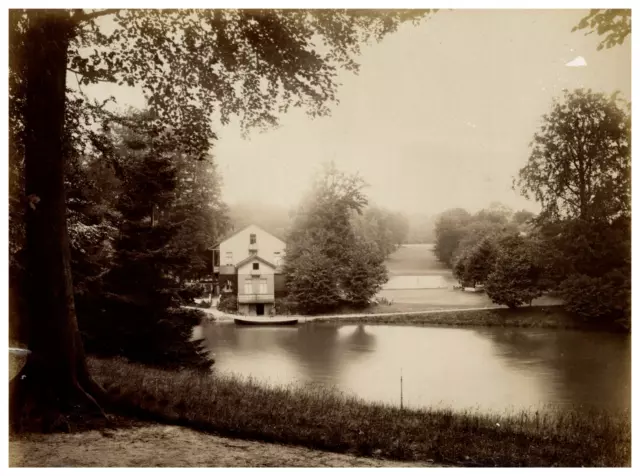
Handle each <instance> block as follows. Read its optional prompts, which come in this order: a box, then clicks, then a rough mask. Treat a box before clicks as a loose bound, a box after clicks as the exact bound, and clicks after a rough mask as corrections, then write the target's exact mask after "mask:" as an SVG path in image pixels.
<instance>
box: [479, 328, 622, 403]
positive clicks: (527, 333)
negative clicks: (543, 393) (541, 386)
mask: <svg viewBox="0 0 640 476" xmlns="http://www.w3.org/2000/svg"><path fill="white" fill-rule="evenodd" d="M477 332H478V333H479V334H480V335H482V336H483V337H485V338H489V339H491V341H492V342H493V344H494V346H495V352H496V356H497V357H498V358H500V359H503V360H505V362H508V364H509V365H511V366H513V367H514V368H517V369H519V370H520V371H522V372H528V373H531V374H534V375H544V376H545V380H546V381H547V382H548V385H549V386H551V387H553V392H554V395H555V401H554V403H556V404H559V405H573V404H581V405H586V406H597V407H606V408H612V409H628V408H630V405H631V386H630V382H631V339H630V336H628V335H618V334H606V333H596V332H570V331H557V330H552V329H538V330H529V329H479V330H477Z"/></svg>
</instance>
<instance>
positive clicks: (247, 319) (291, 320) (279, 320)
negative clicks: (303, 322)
mask: <svg viewBox="0 0 640 476" xmlns="http://www.w3.org/2000/svg"><path fill="white" fill-rule="evenodd" d="M233 320H234V322H235V323H236V324H241V325H245V326H246V325H248V326H274V325H276V326H286V325H295V324H297V323H298V318H297V317H257V316H242V317H240V316H237V317H234V318H233Z"/></svg>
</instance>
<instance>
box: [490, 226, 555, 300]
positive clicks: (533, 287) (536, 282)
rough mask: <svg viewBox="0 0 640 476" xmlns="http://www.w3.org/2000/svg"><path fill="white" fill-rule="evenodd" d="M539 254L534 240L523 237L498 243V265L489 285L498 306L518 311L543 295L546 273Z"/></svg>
mask: <svg viewBox="0 0 640 476" xmlns="http://www.w3.org/2000/svg"><path fill="white" fill-rule="evenodd" d="M535 251H536V248H535V247H534V246H533V244H532V243H531V242H530V240H527V239H525V238H523V237H521V236H519V235H509V236H506V237H504V238H502V239H501V240H500V241H499V242H498V246H497V252H496V261H495V265H494V267H493V271H492V272H491V273H490V274H489V276H488V278H487V282H486V284H485V291H486V292H487V295H488V296H489V298H490V299H491V300H492V301H493V302H494V303H496V304H505V305H507V306H509V307H511V308H514V307H518V306H520V305H522V304H525V303H528V304H530V303H531V301H533V300H534V299H535V298H537V297H539V296H541V295H542V287H541V283H540V279H541V277H542V274H543V273H542V268H541V266H540V265H539V263H538V262H537V260H536V257H535V256H534V255H535Z"/></svg>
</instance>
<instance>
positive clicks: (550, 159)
mask: <svg viewBox="0 0 640 476" xmlns="http://www.w3.org/2000/svg"><path fill="white" fill-rule="evenodd" d="M531 147H532V151H531V155H530V157H529V160H528V162H527V164H526V165H525V166H524V167H523V168H522V169H521V170H520V172H519V178H518V182H517V184H518V186H519V187H520V189H521V193H522V194H523V195H524V196H525V197H527V198H530V197H531V196H533V198H535V199H536V200H537V201H538V202H540V204H541V205H542V215H543V216H544V217H547V218H549V219H557V218H581V219H583V220H595V219H604V220H611V219H613V218H615V217H617V216H621V215H628V214H629V213H630V211H631V208H630V207H631V202H630V192H631V187H630V184H631V117H630V115H629V113H628V107H623V106H622V105H620V101H619V100H618V98H617V96H616V95H615V94H614V95H612V96H606V95H604V94H602V93H594V92H592V91H591V90H586V91H585V90H582V89H578V90H576V91H572V92H569V91H567V92H565V94H564V98H563V100H562V101H556V102H555V103H554V105H553V108H552V110H551V113H549V114H546V115H544V116H543V118H542V126H541V127H540V130H539V131H538V132H537V133H536V134H535V135H534V138H533V141H532V143H531Z"/></svg>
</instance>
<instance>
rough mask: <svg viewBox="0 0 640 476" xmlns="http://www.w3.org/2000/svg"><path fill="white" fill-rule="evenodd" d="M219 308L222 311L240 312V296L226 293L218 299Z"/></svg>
mask: <svg viewBox="0 0 640 476" xmlns="http://www.w3.org/2000/svg"><path fill="white" fill-rule="evenodd" d="M218 310H219V311H222V312H238V298H237V297H236V295H235V294H232V293H224V294H222V295H221V296H220V300H219V301H218Z"/></svg>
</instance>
